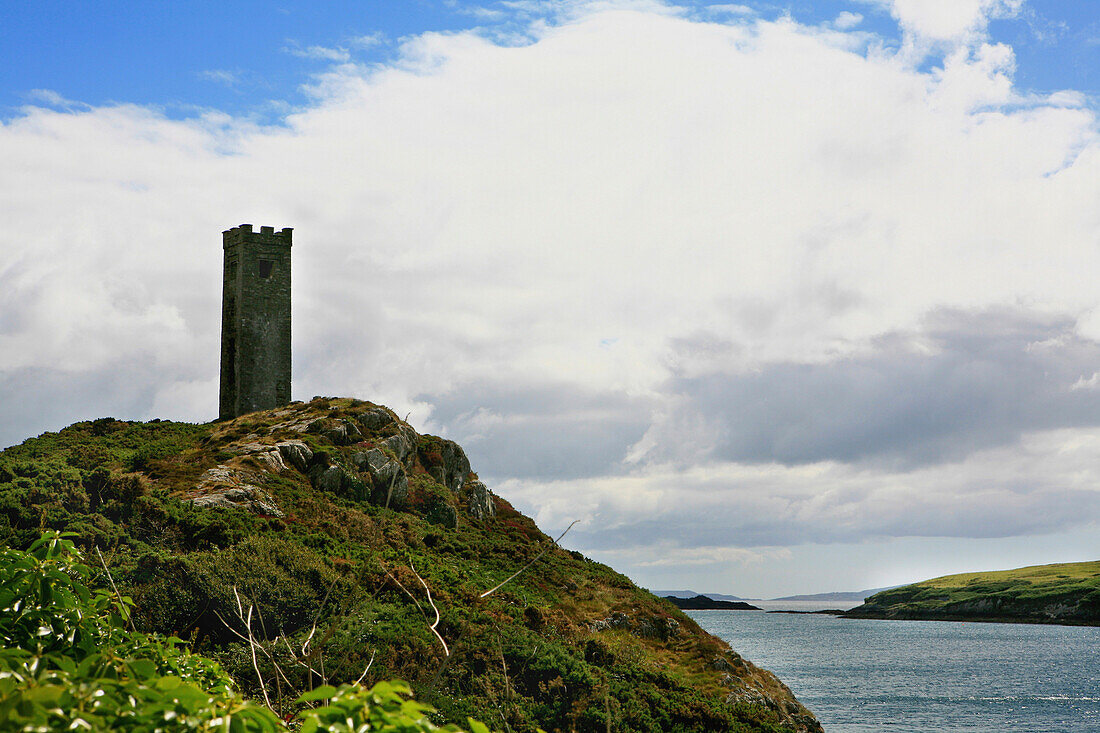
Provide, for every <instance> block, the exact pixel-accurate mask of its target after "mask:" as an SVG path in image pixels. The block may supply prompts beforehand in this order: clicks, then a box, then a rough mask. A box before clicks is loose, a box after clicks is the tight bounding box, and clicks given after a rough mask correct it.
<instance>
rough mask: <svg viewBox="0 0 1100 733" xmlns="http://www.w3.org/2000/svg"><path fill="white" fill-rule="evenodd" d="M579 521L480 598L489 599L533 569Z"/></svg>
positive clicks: (571, 523)
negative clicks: (529, 569) (530, 568)
mask: <svg viewBox="0 0 1100 733" xmlns="http://www.w3.org/2000/svg"><path fill="white" fill-rule="evenodd" d="M579 521H581V520H579V519H574V520H573V521H572V522H570V523H569V526H568V527H566V528H565V532H562V533H561V534H560V535H558V538H557V539H556V540H554V542H553V544H551V545H547V546H546V547H544V548H542V552H540V553H539V554H537V555H535V556H534V557H533V558H532V559H531V560H530V561H529V562H528V563H527V564H526V565H524V566H523V567H522V568H520V569H519V570H517V571H516V572H514V573H512V574H511V575H509V576H508V577H507V578H505V579H504V580H502V581H500V582H499V583H497V584H496V585H494V586H493V587H492V588H490V589H489V590H487V591H485V592H484V593H482V594H481V595H480V596H478V598H485V597H487V596H488V595H490V594H491V593H493V592H494V591H497V590H499V589H500V588H501V587H503V586H504V585H506V584H507V583H509V582H510V581H512V580H514V579H515V578H516V577H518V576H519V574H520V573H522V572H523V571H524V570H526V569H527V568H529V567H531V566H532V565H534V564H535V563H536V562H538V560H539V558H540V557H542V556H543V555H545V554H546V553H547V552H548V551H549V550H550V548H551V547H554V546H556V545H557V544H558V542H560V541H561V538H562V537H564V536H565V534H566V532H568V531H569V530H571V529H573V525H574V524H576V523H577V522H579Z"/></svg>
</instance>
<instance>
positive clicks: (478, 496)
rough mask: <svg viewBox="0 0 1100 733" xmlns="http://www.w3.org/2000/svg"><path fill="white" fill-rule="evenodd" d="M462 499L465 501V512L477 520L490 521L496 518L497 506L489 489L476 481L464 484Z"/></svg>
mask: <svg viewBox="0 0 1100 733" xmlns="http://www.w3.org/2000/svg"><path fill="white" fill-rule="evenodd" d="M462 498H463V499H465V500H466V507H467V511H469V513H470V516H471V517H473V518H474V519H477V520H482V521H483V520H486V519H492V518H493V517H495V516H496V513H497V505H496V502H495V501H493V493H492V492H491V491H489V487H488V486H486V485H485V484H483V483H481V481H479V480H478V479H472V480H469V481H467V482H466V485H465V486H464V487H463V488H462Z"/></svg>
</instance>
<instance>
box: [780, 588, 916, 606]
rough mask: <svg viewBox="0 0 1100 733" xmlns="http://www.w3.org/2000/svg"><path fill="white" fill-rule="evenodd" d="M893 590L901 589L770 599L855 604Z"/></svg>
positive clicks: (871, 589) (875, 589)
mask: <svg viewBox="0 0 1100 733" xmlns="http://www.w3.org/2000/svg"><path fill="white" fill-rule="evenodd" d="M894 588H901V586H900V585H891V586H887V587H886V588H870V589H868V590H854V591H836V592H833V593H814V594H812V595H803V596H783V597H782V598H770V599H768V600H772V601H824V602H829V601H844V602H852V601H854V602H856V603H859V602H860V601H862V600H865V599H867V598H870V597H871V596H873V595H875V594H876V593H881V592H883V591H885V590H893V589H894Z"/></svg>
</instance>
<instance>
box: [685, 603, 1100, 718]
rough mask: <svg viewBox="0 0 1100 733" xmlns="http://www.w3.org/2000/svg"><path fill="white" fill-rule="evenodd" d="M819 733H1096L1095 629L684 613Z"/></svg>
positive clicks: (1099, 706)
mask: <svg viewBox="0 0 1100 733" xmlns="http://www.w3.org/2000/svg"><path fill="white" fill-rule="evenodd" d="M688 615H690V616H691V617H692V618H693V619H695V620H696V621H697V622H698V623H699V625H700V626H702V627H703V628H704V629H706V630H707V631H709V632H711V633H712V634H714V635H715V636H718V637H720V638H722V639H725V640H726V641H728V642H729V644H730V646H731V647H733V648H734V649H735V650H736V651H737V652H739V653H740V654H741V655H742V656H744V657H745V658H746V659H749V660H751V661H752V662H754V663H755V664H757V665H758V666H760V667H764V668H766V669H770V670H771V671H772V672H774V673H775V674H776V675H778V676H779V678H780V679H781V680H783V681H784V682H785V683H786V684H787V686H789V687H790V688H791V690H792V691H793V692H794V694H795V696H796V697H797V698H798V699H799V700H800V701H801V702H802V703H803V704H804V705H806V706H807V707H808V708H810V709H811V710H812V711H813V712H814V714H815V715H817V718H818V720H820V721H821V724H822V725H823V726H824V728H825V730H826V732H827V733H881V732H883V731H897V732H899V733H902V732H904V733H910V732H914V733H915V732H917V731H919V732H920V733H925V732H933V731H934V732H936V733H1005V732H1007V731H1012V732H1013V733H1083V732H1087V731H1097V732H1100V628H1098V627H1088V626H1047V625H1032V624H985V623H955V622H950V621H879V620H865V619H841V618H836V617H834V616H822V615H805V614H800V615H792V614H777V613H764V612H762V611H689V612H688Z"/></svg>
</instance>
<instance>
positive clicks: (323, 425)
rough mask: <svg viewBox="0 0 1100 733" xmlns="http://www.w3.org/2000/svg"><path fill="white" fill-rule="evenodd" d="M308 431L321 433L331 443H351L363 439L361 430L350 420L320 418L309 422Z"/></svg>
mask: <svg viewBox="0 0 1100 733" xmlns="http://www.w3.org/2000/svg"><path fill="white" fill-rule="evenodd" d="M309 432H311V433H315V434H317V435H322V436H324V437H326V438H328V439H329V440H330V441H332V444H333V445H351V444H352V443H357V442H359V441H360V440H362V439H363V432H362V431H361V430H360V429H359V426H358V425H356V424H355V423H354V422H352V421H351V420H341V419H336V418H320V419H318V420H314V421H313V422H311V423H310V424H309Z"/></svg>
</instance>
